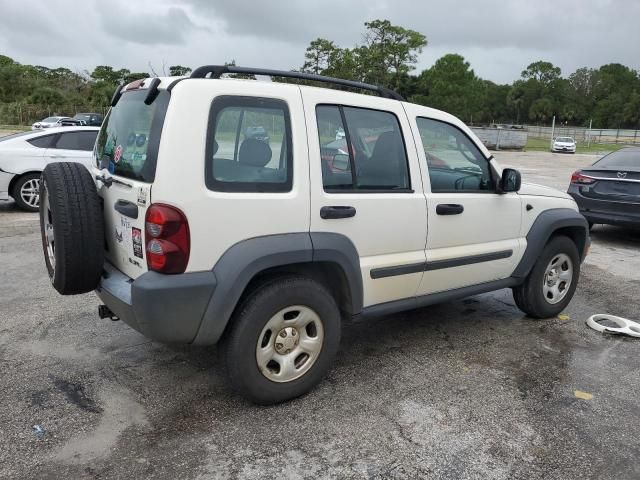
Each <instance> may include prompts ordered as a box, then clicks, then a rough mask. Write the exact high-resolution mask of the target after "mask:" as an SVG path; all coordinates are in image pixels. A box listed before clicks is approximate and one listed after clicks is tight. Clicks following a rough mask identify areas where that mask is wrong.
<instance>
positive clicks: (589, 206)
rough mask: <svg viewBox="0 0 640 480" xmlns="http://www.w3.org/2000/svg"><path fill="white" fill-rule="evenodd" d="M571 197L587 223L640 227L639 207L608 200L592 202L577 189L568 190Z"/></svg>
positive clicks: (573, 187)
mask: <svg viewBox="0 0 640 480" xmlns="http://www.w3.org/2000/svg"><path fill="white" fill-rule="evenodd" d="M569 195H571V196H572V197H573V198H574V200H575V201H576V203H577V204H578V208H579V209H580V213H581V214H582V215H584V217H585V218H586V219H587V221H589V222H591V223H604V224H608V225H620V226H632V227H635V226H640V205H638V204H633V203H625V202H616V201H610V200H594V199H591V198H587V197H585V196H584V195H582V194H581V193H580V192H579V190H578V188H577V187H575V186H574V185H572V186H571V187H570V188H569Z"/></svg>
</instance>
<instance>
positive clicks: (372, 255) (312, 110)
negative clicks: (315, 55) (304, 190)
mask: <svg viewBox="0 0 640 480" xmlns="http://www.w3.org/2000/svg"><path fill="white" fill-rule="evenodd" d="M303 99H304V107H305V115H306V118H307V122H306V123H307V128H308V133H309V136H308V141H309V161H310V172H311V180H312V181H311V231H312V232H334V233H339V234H342V235H344V236H346V237H347V238H349V239H350V240H351V242H353V244H354V246H355V247H356V249H357V251H358V254H359V257H360V270H361V273H362V280H363V287H364V306H365V307H366V306H369V305H374V304H380V303H385V302H389V301H394V300H399V299H405V298H411V297H413V296H414V295H415V293H416V289H417V287H418V284H419V283H420V279H421V278H422V270H423V266H424V262H425V241H426V234H427V209H426V202H425V197H424V193H423V190H422V180H421V178H420V168H419V165H418V158H417V154H416V149H415V144H414V142H413V139H412V136H411V130H410V127H409V125H408V122H407V118H406V115H405V113H404V110H403V108H402V104H401V102H398V101H395V100H388V99H383V98H378V97H373V96H364V95H354V94H347V93H343V92H335V91H331V90H326V89H305V90H304V91H303Z"/></svg>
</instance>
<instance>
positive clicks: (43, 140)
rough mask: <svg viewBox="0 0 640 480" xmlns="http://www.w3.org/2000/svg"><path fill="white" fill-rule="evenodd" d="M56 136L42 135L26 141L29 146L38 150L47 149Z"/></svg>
mask: <svg viewBox="0 0 640 480" xmlns="http://www.w3.org/2000/svg"><path fill="white" fill-rule="evenodd" d="M56 137H57V135H43V136H41V137H36V138H31V139H29V140H27V142H29V143H30V144H31V145H33V146H34V147H38V148H49V147H50V146H51V143H52V142H53V140H54V139H55V138H56Z"/></svg>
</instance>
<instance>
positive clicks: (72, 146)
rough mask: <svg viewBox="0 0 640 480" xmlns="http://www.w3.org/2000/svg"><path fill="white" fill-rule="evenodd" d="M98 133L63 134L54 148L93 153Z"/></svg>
mask: <svg viewBox="0 0 640 480" xmlns="http://www.w3.org/2000/svg"><path fill="white" fill-rule="evenodd" d="M97 134H98V132H97V131H95V132H92V131H88V130H85V131H82V132H67V133H61V134H60V136H59V137H58V141H57V142H56V145H55V147H54V148H57V149H61V150H83V151H86V152H91V151H93V146H94V144H95V143H96V136H97Z"/></svg>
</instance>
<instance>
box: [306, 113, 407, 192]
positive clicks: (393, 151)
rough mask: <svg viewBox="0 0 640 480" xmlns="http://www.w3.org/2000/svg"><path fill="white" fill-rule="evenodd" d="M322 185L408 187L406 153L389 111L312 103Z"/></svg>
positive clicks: (376, 188)
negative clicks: (316, 125)
mask: <svg viewBox="0 0 640 480" xmlns="http://www.w3.org/2000/svg"><path fill="white" fill-rule="evenodd" d="M316 117H317V121H318V136H319V137H320V157H321V162H322V182H323V186H324V189H325V191H327V192H330V191H336V192H344V191H358V192H362V191H365V192H366V191H372V192H379V191H393V192H396V191H410V188H411V185H410V181H409V169H408V167H407V153H406V150H405V146H404V140H403V137H402V131H401V130H400V124H399V123H398V119H397V118H396V116H395V115H394V114H393V113H390V112H383V111H380V110H370V109H366V108H354V107H342V106H337V105H319V106H318V107H316Z"/></svg>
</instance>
